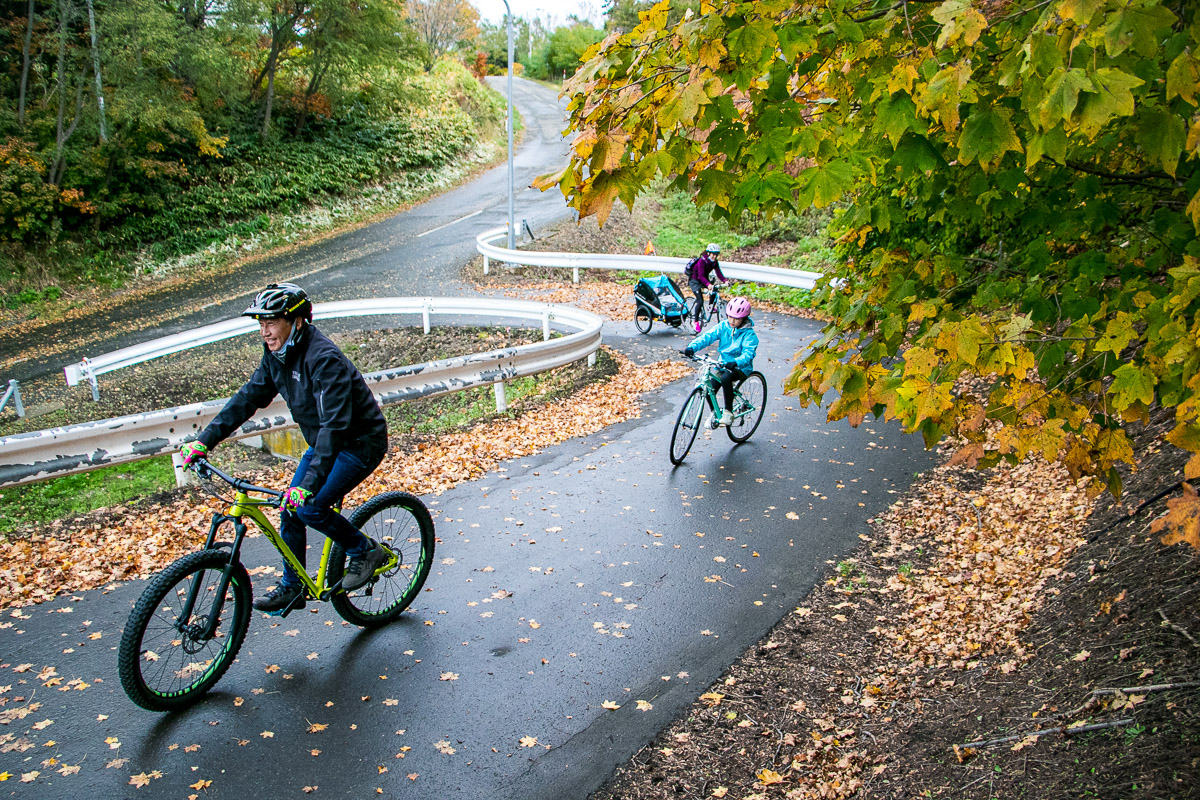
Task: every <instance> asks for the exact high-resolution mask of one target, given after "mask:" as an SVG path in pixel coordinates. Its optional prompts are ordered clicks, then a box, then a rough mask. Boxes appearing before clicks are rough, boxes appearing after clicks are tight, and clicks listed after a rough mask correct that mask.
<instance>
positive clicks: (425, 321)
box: [421, 300, 430, 334]
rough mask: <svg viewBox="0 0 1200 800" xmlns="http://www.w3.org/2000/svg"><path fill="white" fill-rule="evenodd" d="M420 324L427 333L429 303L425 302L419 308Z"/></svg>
mask: <svg viewBox="0 0 1200 800" xmlns="http://www.w3.org/2000/svg"><path fill="white" fill-rule="evenodd" d="M421 322H422V323H423V324H424V325H425V333H426V334H428V333H429V330H430V329H429V301H428V300H426V301H425V305H424V306H423V307H422V308H421Z"/></svg>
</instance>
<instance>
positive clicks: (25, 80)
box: [17, 0, 33, 128]
mask: <svg viewBox="0 0 1200 800" xmlns="http://www.w3.org/2000/svg"><path fill="white" fill-rule="evenodd" d="M32 43H33V0H29V19H28V20H26V22H25V47H24V49H22V50H21V96H20V100H18V101H17V125H19V126H20V127H22V128H24V127H25V87H27V86H28V85H29V47H30V45H31V44H32Z"/></svg>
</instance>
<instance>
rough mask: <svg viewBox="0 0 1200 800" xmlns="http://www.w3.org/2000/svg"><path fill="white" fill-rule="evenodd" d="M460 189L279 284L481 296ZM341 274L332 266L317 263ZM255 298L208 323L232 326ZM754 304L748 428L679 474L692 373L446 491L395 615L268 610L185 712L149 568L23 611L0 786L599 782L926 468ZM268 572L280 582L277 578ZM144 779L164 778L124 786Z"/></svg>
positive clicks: (485, 790) (655, 338)
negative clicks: (588, 427) (788, 378)
mask: <svg viewBox="0 0 1200 800" xmlns="http://www.w3.org/2000/svg"><path fill="white" fill-rule="evenodd" d="M523 91H528V92H533V93H535V94H536V93H537V92H540V91H543V90H537V89H532V88H526V89H523ZM523 112H524V113H525V114H526V119H529V118H530V114H529V113H528V112H527V111H525V110H524V109H523ZM537 129H538V128H537V126H531V130H533V131H536V130H537ZM529 146H530V144H529V143H528V141H527V145H526V147H527V148H528V147H529ZM523 168H524V169H527V170H528V171H529V172H530V173H533V172H537V171H540V167H537V166H535V165H526V166H525V167H523ZM502 177H503V176H501V179H502ZM492 180H493V179H492V178H490V177H489V178H488V179H487V180H486V181H485V183H484V187H487V186H491V185H492V183H491V181H492ZM502 185H503V184H502V182H501V188H502ZM456 194H457V195H458V197H459V199H458V201H457V203H456V202H455V201H452V200H451V199H449V196H448V195H447V196H444V197H442V198H439V199H438V200H435V201H433V202H432V203H431V204H429V206H422V207H421V208H420V209H417V210H414V211H411V212H408V214H410V215H411V214H414V213H416V216H412V217H407V216H406V218H405V219H403V220H401V219H400V218H396V219H393V220H389V221H388V222H385V223H381V224H380V226H377V227H381V228H382V230H380V231H373V229H364V230H362V231H358V232H355V233H353V234H349V235H347V236H346V237H340V238H339V239H335V240H331V241H329V242H324V243H322V244H320V245H318V246H317V248H316V249H318V250H320V251H321V253H313V252H309V251H305V252H304V253H302V254H300V255H299V256H298V257H297V258H295V259H293V260H292V261H291V262H289V263H290V264H291V265H292V267H293V270H292V271H291V272H289V273H288V275H286V276H284V275H280V276H279V277H291V276H295V275H300V274H305V273H306V272H307V273H308V274H306V275H305V277H304V280H305V283H306V284H307V285H309V286H313V287H314V290H315V291H316V292H318V293H319V295H320V296H321V297H326V296H329V295H334V296H339V297H340V296H353V295H354V294H355V291H356V289H355V287H357V292H359V293H361V291H362V289H363V287H365V286H372V287H378V288H377V289H374V290H377V291H380V292H383V291H387V292H392V291H398V292H402V291H403V290H404V289H405V288H413V287H417V286H420V287H422V290H421V291H422V293H423V292H424V291H425V287H429V288H433V287H435V286H436V287H437V288H438V291H437V292H431V293H438V294H441V293H446V292H448V291H460V290H463V287H458V286H456V285H455V283H454V281H453V278H451V277H445V276H453V275H456V274H457V265H461V263H462V261H464V260H465V259H466V258H468V257H470V255H471V253H472V252H473V240H474V235H475V231H476V230H478V229H482V228H483V227H485V226H489V225H491V224H494V223H495V222H496V221H497V220H498V219H502V218H503V215H504V198H503V192H502V191H499V190H496V189H494V188H492V189H487V188H479V187H475V186H471V187H465V188H464V189H463V190H461V191H460V192H459V193H456ZM489 198H490V199H489ZM468 200H469V201H470V203H468ZM476 200H478V201H479V202H480V203H484V201H485V200H486V201H487V204H486V206H485V207H486V208H487V210H486V211H485V212H484V213H483V214H481V215H479V217H476V218H472V219H471V220H467V221H464V222H462V223H459V224H458V225H456V226H452V227H451V228H446V229H443V231H444V232H449V233H445V234H444V236H445V238H442V237H443V232H438V233H436V234H430V235H429V236H425V237H421V239H420V240H417V239H416V238H415V237H416V234H418V233H421V232H423V231H425V230H429V229H431V228H433V227H437V226H436V225H434V223H438V224H442V223H445V222H448V221H451V220H453V219H457V218H459V217H461V216H462V215H463V214H464V213H470V211H472V210H473V209H474V208H476V207H477V206H476V205H475V202H476ZM434 204H438V207H439V208H440V209H441V211H440V212H438V211H435V210H434V209H433V208H432V207H431V206H432V205H434ZM548 213H549V212H548ZM558 213H561V209H560V211H559V212H558ZM480 218H486V221H485V220H484V219H480ZM435 237H438V238H435ZM339 241H341V242H342V246H343V247H344V248H349V252H350V254H345V255H339V253H345V252H346V251H345V250H339V249H338V248H337V247H335V246H334V245H335V243H337V242H339ZM370 243H373V244H370ZM389 243H390V244H389ZM368 251H369V252H368ZM431 253H435V254H437V255H436V260H435V256H434V255H432V254H431ZM401 259H404V262H403V263H404V264H405V265H406V266H405V267H404V278H403V280H398V279H397V278H396V273H397V270H398V267H397V266H396V265H397V263H400V260H401ZM455 259H457V261H455ZM321 264H332V265H333V266H330V267H328V268H327V269H326V270H324V271H321V272H309V270H314V269H316V268H317V267H318V266H319V265H321ZM438 264H447V265H450V264H452V265H455V266H454V268H453V269H450V268H449V267H446V268H444V269H443V268H440V267H439V266H438ZM280 266H282V264H281V265H280ZM439 269H443V271H442V272H440V273H439ZM334 273H337V274H338V275H340V276H341V279H340V281H339V280H335V277H334ZM439 274H441V275H442V276H443V277H441V278H439V277H438V275H439ZM385 280H392V281H395V283H393V284H383V282H384V281H385ZM258 282H261V281H251V285H257V283H258ZM381 284H382V285H381ZM244 299H245V298H244V297H242V298H240V299H238V300H236V302H235V301H233V300H231V301H230V302H229V303H226V304H225V305H224V306H222V307H220V308H217V309H215V310H212V311H209V310H205V312H204V314H206V315H209V317H207V318H210V319H217V318H221V317H224V316H228V315H229V314H230V313H232V310H233V309H235V308H236V309H237V310H240V308H237V307H238V306H240V305H241V304H242V303H244ZM200 313H201V312H199V311H197V312H195V314H200ZM756 318H757V329H758V331H759V334H760V337H761V339H762V348H761V350H760V355H759V357H758V359H757V361H756V367H757V368H758V369H759V370H760V371H762V372H764V374H765V375H766V377H767V381H768V387H769V389H770V400H769V403H768V416H767V418H766V419H765V420H764V422H763V424H762V426H761V428H760V429H759V431H758V432H757V433H756V434H755V436H754V438H753V439H751V441H750V442H748V443H746V444H743V445H738V446H733V444H732V443H731V442H730V441H729V440H728V439H727V438H726V437H725V435H724V433H723V432H721V431H717V432H714V433H712V434H704V435H702V437H701V438H699V439H698V440H697V442H696V444H695V446H694V447H693V450H692V452H691V454H690V456H689V458H688V460H687V461H686V462H685V463H684V464H683V465H682V466H681V467H678V468H672V467H671V464H670V461H669V459H668V457H667V449H668V447H669V442H670V435H671V429H672V426H673V424H674V419H675V414H676V412H677V409H678V407H679V404H680V403H681V401H682V399H683V398H684V397H685V396H686V394H687V392H688V391H690V388H691V382H690V381H679V382H677V383H675V384H672V385H670V386H666V387H663V388H662V389H660V390H657V391H655V392H651V393H650V394H648V395H647V396H645V397H644V398H643V402H644V408H643V411H642V414H641V416H640V417H639V418H637V419H633V420H630V421H629V422H626V423H623V424H621V425H617V426H614V427H611V428H608V429H606V430H604V431H602V432H600V433H598V434H595V435H593V436H590V437H587V438H584V439H576V440H572V441H570V442H567V443H564V444H562V445H560V446H557V447H553V448H551V449H549V450H547V451H545V452H542V453H540V454H538V455H536V456H533V457H529V458H521V459H516V460H514V461H511V462H508V463H506V464H505V465H503V466H502V467H501V468H499V469H498V470H497V471H495V472H494V473H491V474H489V475H487V476H486V477H485V478H483V479H480V480H478V481H474V482H471V483H467V484H462V485H460V486H459V487H457V488H456V489H454V490H452V491H449V492H446V493H444V494H442V495H440V496H431V497H427V498H425V499H426V501H427V502H428V503H429V505H430V507H431V509H432V510H433V511H434V518H435V521H436V525H437V532H438V536H439V539H440V543H439V545H438V550H437V556H436V559H435V564H434V569H433V572H432V574H431V575H430V578H429V580H428V582H427V584H426V591H425V592H424V593H422V595H421V596H420V597H419V598H418V599H417V601H416V602H415V603H414V605H413V607H412V610H411V611H410V612H409V613H407V614H405V615H404V617H403V618H402V620H401V621H399V622H397V623H395V624H393V625H390V626H388V627H386V628H384V629H382V630H378V631H374V632H363V631H359V630H358V629H357V628H354V627H352V626H348V625H344V624H342V623H341V621H340V620H339V619H338V618H337V617H336V615H335V614H334V613H333V611H332V608H330V607H328V606H325V605H316V604H310V607H309V608H310V610H309V611H304V612H300V613H297V614H293V615H291V616H289V617H288V618H286V619H284V620H278V619H275V618H270V617H266V616H262V615H255V618H254V619H253V620H252V622H251V626H250V632H249V634H248V636H247V640H246V643H245V645H244V646H243V648H242V650H241V654H240V657H239V659H238V661H237V663H235V664H234V665H233V667H232V668H231V669H230V671H229V673H228V674H226V676H225V677H224V678H223V679H222V680H221V682H220V683H219V684H218V685H217V687H216V689H215V690H214V691H213V692H212V693H211V695H210V696H209V697H208V698H206V699H205V700H204V701H203V702H201V703H200V704H198V705H197V706H195V707H193V708H192V709H190V710H187V711H185V712H180V713H177V714H174V715H158V714H152V713H149V712H145V711H141V710H140V709H138V708H136V707H135V706H134V705H133V704H132V703H130V702H129V701H128V700H127V699H126V698H125V696H124V694H123V692H122V691H121V688H120V685H119V681H118V679H117V676H116V663H115V660H116V645H117V643H118V641H119V638H120V634H121V630H122V628H123V625H124V622H125V618H126V616H127V615H128V613H129V610H130V608H131V607H132V605H133V603H134V602H135V600H136V598H137V596H138V595H139V594H140V592H141V591H142V589H143V588H144V587H145V583H144V582H140V581H139V582H133V583H129V584H124V585H115V586H112V587H109V588H108V589H105V590H97V591H91V592H85V593H81V594H78V595H74V596H71V597H66V598H61V599H60V600H58V601H56V602H54V603H51V604H45V605H41V606H34V607H30V608H27V609H24V610H18V611H15V612H5V614H4V615H3V617H2V618H0V620H2V621H0V703H2V704H3V705H0V773H2V772H8V773H11V775H12V777H11V778H9V779H8V780H7V781H4V782H0V796H4V795H8V796H13V797H27V798H38V799H39V800H43V799H45V800H50V799H51V798H72V800H73V799H74V798H76V797H78V796H79V795H80V793H81V792H83V793H86V794H87V795H88V796H92V795H98V796H104V797H113V798H125V797H129V798H136V797H148V798H159V797H161V798H185V797H189V796H190V795H198V796H199V797H205V798H231V799H232V798H243V797H246V796H254V797H256V798H258V800H273V799H274V798H295V797H302V796H308V795H306V794H305V791H306V788H307V789H308V791H309V795H311V796H313V797H318V798H319V797H338V798H366V797H377V796H383V797H413V798H416V797H437V798H448V799H449V798H463V799H464V800H465V799H467V798H484V797H486V798H496V799H497V800H505V799H507V798H512V799H513V800H517V799H518V798H520V800H538V799H539V798H545V799H546V800H563V798H584V797H586V796H587V794H588V793H589V792H590V791H592V790H593V789H595V788H596V787H598V786H599V785H600V783H602V782H603V780H604V779H605V778H606V777H608V775H610V774H611V772H612V770H613V769H614V767H616V766H617V765H618V764H620V763H622V762H623V761H625V760H626V759H627V758H628V757H629V756H630V755H631V754H633V753H634V752H636V751H637V750H638V749H639V748H640V747H642V746H643V745H644V744H645V743H646V742H647V741H648V740H649V739H650V738H652V737H653V736H654V735H655V733H656V732H657V731H658V730H660V729H661V728H662V727H663V726H664V725H666V724H667V723H668V722H669V721H670V720H671V719H673V718H674V717H675V716H676V715H677V714H678V713H680V712H681V711H683V710H684V709H685V708H686V707H687V706H688V704H690V703H691V702H693V701H694V700H695V698H696V697H697V696H698V695H699V694H701V693H703V692H704V691H706V690H707V689H708V687H709V685H710V684H711V682H712V681H713V680H715V679H716V678H718V677H719V676H720V674H721V672H722V671H723V670H724V669H725V667H726V666H727V665H728V664H729V663H731V662H732V661H733V660H734V659H735V658H736V657H737V656H738V655H739V654H740V653H741V652H742V651H743V650H745V649H746V648H747V647H749V646H751V645H753V644H754V643H755V642H757V641H759V639H760V638H761V637H762V636H763V635H764V634H765V633H766V632H767V631H768V630H769V629H770V628H771V627H772V626H773V625H774V624H775V623H776V622H777V621H778V620H779V619H781V618H782V617H783V616H784V615H786V614H789V613H791V612H792V611H793V610H794V609H795V608H796V607H797V606H798V605H800V604H802V602H803V598H804V597H805V595H806V594H807V593H808V592H809V591H810V589H811V587H812V586H813V584H814V582H816V581H817V580H819V578H820V576H821V574H822V572H823V571H824V570H825V569H827V568H828V566H829V564H830V563H831V562H836V561H838V560H840V559H841V558H842V557H843V554H845V553H846V552H848V551H849V550H850V549H851V548H853V547H854V546H855V545H856V544H858V542H859V537H860V536H862V535H866V534H868V533H869V529H868V527H867V525H866V520H868V519H869V518H871V517H872V516H873V515H874V514H877V513H879V512H880V511H881V510H882V509H884V508H886V507H887V506H888V505H889V504H890V503H891V502H892V501H893V500H894V499H895V497H896V495H897V493H899V492H901V491H903V489H904V488H905V487H906V486H907V485H908V483H909V482H910V481H911V479H912V478H913V476H914V473H915V472H917V471H920V470H922V469H925V468H926V467H927V466H928V465H929V464H930V463H931V459H930V457H929V456H928V455H927V454H926V453H925V451H924V449H923V448H922V446H921V443H920V441H919V439H916V438H914V437H911V436H906V435H903V434H902V433H900V432H899V431H898V430H896V429H895V428H894V427H893V426H885V425H882V424H866V425H863V426H861V427H860V428H858V429H857V430H854V429H850V428H848V427H847V426H845V425H841V424H838V425H831V424H827V423H826V422H825V420H824V414H823V412H821V411H820V410H817V409H807V410H802V409H800V408H799V407H798V406H797V405H796V404H795V402H794V401H792V400H791V399H790V398H785V397H783V396H782V393H781V391H780V386H781V384H782V381H783V378H784V376H785V375H786V373H787V370H788V368H789V362H790V359H791V357H792V355H793V353H794V352H795V351H796V350H798V349H800V348H801V347H803V346H804V345H805V344H806V343H807V342H809V341H811V340H812V338H813V337H814V336H815V335H816V333H817V329H818V328H817V325H816V324H815V323H812V322H809V321H806V320H799V319H795V318H791V317H783V316H777V315H771V314H761V315H756ZM188 324H194V323H193V322H189V323H188ZM113 330H115V328H114V329H113ZM605 340H606V342H607V343H608V344H610V345H612V346H614V347H616V348H618V349H620V350H622V351H623V352H626V353H628V354H630V355H631V356H632V357H633V358H635V359H636V360H638V361H639V362H645V361H649V360H654V359H657V358H661V357H664V356H665V355H667V354H669V353H670V352H671V351H673V350H675V349H678V348H679V347H682V346H683V345H684V344H685V343H686V341H687V339H686V337H685V336H684V335H683V334H681V333H678V332H674V331H672V330H671V329H669V328H668V329H664V328H662V327H661V326H656V327H655V328H654V330H653V331H652V332H651V333H650V334H649V335H646V336H643V335H641V334H638V333H637V332H636V331H635V330H634V328H633V326H632V324H630V323H610V324H608V325H607V326H606V330H605ZM312 544H313V545H314V546H319V543H318V542H317V541H316V539H315V538H314V539H313V540H312ZM243 555H244V561H245V563H246V565H247V566H248V567H251V568H253V567H257V566H261V565H273V564H275V562H276V560H277V556H276V555H275V554H274V553H273V552H272V551H270V550H269V548H268V547H267V546H266V545H265V543H264V542H263V540H261V539H255V540H250V541H249V542H248V544H247V546H246V548H245V550H244V553H243ZM81 557H85V554H81ZM268 584H269V580H267V579H265V578H258V579H256V590H257V591H262V590H264V589H265V588H266V586H267V585H268ZM97 634H99V636H97ZM27 664H28V665H30V666H28V667H23V665H27ZM49 667H53V668H54V670H55V673H56V677H58V678H60V679H61V681H60V682H58V683H54V682H53V680H52V679H51V676H50V675H49V673H46V672H44V670H46V669H47V668H49ZM39 674H40V675H42V676H43V677H42V679H40V680H39V679H38V676H39ZM48 684H52V685H48ZM18 698H20V699H18ZM639 701H643V702H642V703H639ZM32 703H38V704H39V705H38V707H37V708H36V710H34V711H32V712H30V713H29V714H28V715H27V716H25V717H23V718H16V717H15V715H14V714H13V710H14V709H17V708H21V707H26V708H28V707H29V706H30V704H32ZM606 703H609V704H610V705H611V704H615V705H617V706H619V708H617V709H615V710H610V709H608V708H606V707H605V704H606ZM322 725H324V726H328V727H325V728H323V729H320V730H317V731H316V732H311V731H313V730H314V726H322ZM525 737H532V739H536V742H534V741H532V739H530V738H525ZM522 739H525V741H524V745H523V744H522ZM525 745H531V746H525ZM51 759H53V761H51ZM74 767H79V769H78V771H75V770H74ZM33 771H37V772H38V773H39V774H38V775H37V776H35V777H31V778H30V781H29V782H27V783H22V782H21V781H22V778H23V776H26V775H28V774H29V773H31V772H33ZM143 773H145V774H146V775H147V777H146V778H145V779H144V780H148V784H147V785H145V786H143V787H138V786H136V785H133V784H131V783H130V780H131V777H132V776H137V775H141V774H143ZM209 781H211V783H207V782H209ZM314 787H315V788H314ZM377 789H378V791H377Z"/></svg>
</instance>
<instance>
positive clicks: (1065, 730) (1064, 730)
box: [959, 717, 1133, 748]
mask: <svg viewBox="0 0 1200 800" xmlns="http://www.w3.org/2000/svg"><path fill="white" fill-rule="evenodd" d="M1132 724H1133V717H1125V718H1124V719H1114V720H1113V721H1112V722H1098V723H1096V724H1094V725H1080V726H1078V727H1075V728H1070V727H1065V726H1064V727H1058V728H1045V729H1043V730H1040V731H1030V732H1029V733H1014V734H1013V735H1012V736H1002V737H1000V738H999V739H987V740H984V741H978V742H968V743H967V744H963V745H959V747H960V748H965V747H991V746H992V745H997V744H1004V743H1005V742H1011V741H1015V740H1017V739H1024V738H1026V737H1028V736H1045V735H1046V734H1049V733H1061V734H1064V735H1066V736H1073V735H1074V734H1077V733H1087V732H1088V731H1098V730H1102V729H1104V728H1116V727H1119V726H1122V725H1132Z"/></svg>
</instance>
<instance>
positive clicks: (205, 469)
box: [184, 456, 283, 498]
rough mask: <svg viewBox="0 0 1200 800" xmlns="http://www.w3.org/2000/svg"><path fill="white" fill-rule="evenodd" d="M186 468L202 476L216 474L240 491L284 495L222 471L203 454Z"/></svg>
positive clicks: (270, 495)
mask: <svg viewBox="0 0 1200 800" xmlns="http://www.w3.org/2000/svg"><path fill="white" fill-rule="evenodd" d="M184 469H190V470H194V471H195V473H196V474H197V475H199V476H200V477H201V478H211V477H212V476H214V475H215V476H217V477H218V478H220V479H221V480H223V481H225V482H226V483H228V484H229V485H230V486H232V487H233V488H234V489H237V490H238V491H239V492H258V493H259V494H265V495H268V496H269V497H275V498H280V497H283V492H278V491H276V490H274V489H268V488H267V487H265V486H258V485H256V484H253V483H250V482H249V481H244V480H242V479H241V478H235V477H233V476H232V475H229V474H227V473H225V472H222V471H221V470H220V469H218V468H217V467H215V466H213V464H212V463H211V462H209V460H208V459H207V458H204V457H203V456H200V457H198V458H197V459H196V461H195V462H194V463H192V464H187V465H185V466H184Z"/></svg>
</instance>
